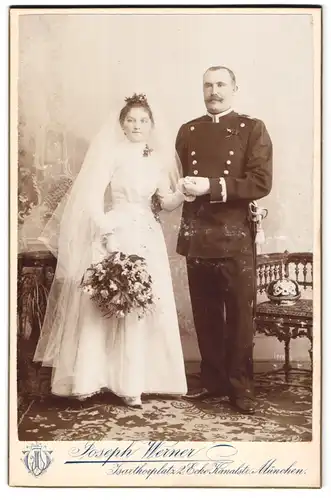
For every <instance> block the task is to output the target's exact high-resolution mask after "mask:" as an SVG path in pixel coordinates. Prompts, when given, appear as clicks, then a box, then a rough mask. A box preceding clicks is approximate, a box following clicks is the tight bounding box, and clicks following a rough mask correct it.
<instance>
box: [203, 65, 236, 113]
mask: <svg viewBox="0 0 331 500" xmlns="http://www.w3.org/2000/svg"><path fill="white" fill-rule="evenodd" d="M235 92H236V86H235V85H234V84H233V82H232V80H231V76H230V74H229V72H228V71H227V70H225V69H219V70H216V71H207V73H206V74H205V75H204V78H203V96H204V100H205V104H206V108H207V110H208V111H209V113H213V114H217V113H222V112H223V111H226V110H227V109H229V108H230V107H231V105H232V101H233V97H234V94H235Z"/></svg>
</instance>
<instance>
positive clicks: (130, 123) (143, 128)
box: [122, 108, 152, 142]
mask: <svg viewBox="0 0 331 500" xmlns="http://www.w3.org/2000/svg"><path fill="white" fill-rule="evenodd" d="M122 128H123V131H124V133H125V134H126V136H127V138H128V139H129V140H130V141H131V142H145V141H147V139H148V137H149V135H150V133H151V130H152V121H151V119H150V117H149V115H148V113H147V111H145V110H144V108H131V109H130V111H129V112H128V114H127V115H126V117H125V119H124V122H123V125H122Z"/></svg>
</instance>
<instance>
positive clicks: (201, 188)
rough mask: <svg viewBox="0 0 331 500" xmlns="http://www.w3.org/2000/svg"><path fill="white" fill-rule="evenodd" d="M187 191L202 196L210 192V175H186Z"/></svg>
mask: <svg viewBox="0 0 331 500" xmlns="http://www.w3.org/2000/svg"><path fill="white" fill-rule="evenodd" d="M184 188H185V192H186V193H188V194H191V195H194V196H202V195H204V194H207V193H209V191H210V183H209V179H208V177H185V178H184Z"/></svg>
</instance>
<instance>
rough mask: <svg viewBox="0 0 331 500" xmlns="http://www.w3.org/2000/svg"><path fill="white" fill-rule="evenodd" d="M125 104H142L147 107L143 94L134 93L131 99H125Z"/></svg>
mask: <svg viewBox="0 0 331 500" xmlns="http://www.w3.org/2000/svg"><path fill="white" fill-rule="evenodd" d="M125 102H126V103H127V104H130V105H132V104H142V105H145V106H148V102H147V98H146V95H145V94H136V92H135V93H134V94H133V96H132V97H126V98H125Z"/></svg>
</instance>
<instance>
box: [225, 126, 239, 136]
mask: <svg viewBox="0 0 331 500" xmlns="http://www.w3.org/2000/svg"><path fill="white" fill-rule="evenodd" d="M226 132H227V135H226V136H225V137H226V138H227V137H232V136H234V135H239V132H238V130H237V129H235V128H227V129H226Z"/></svg>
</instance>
